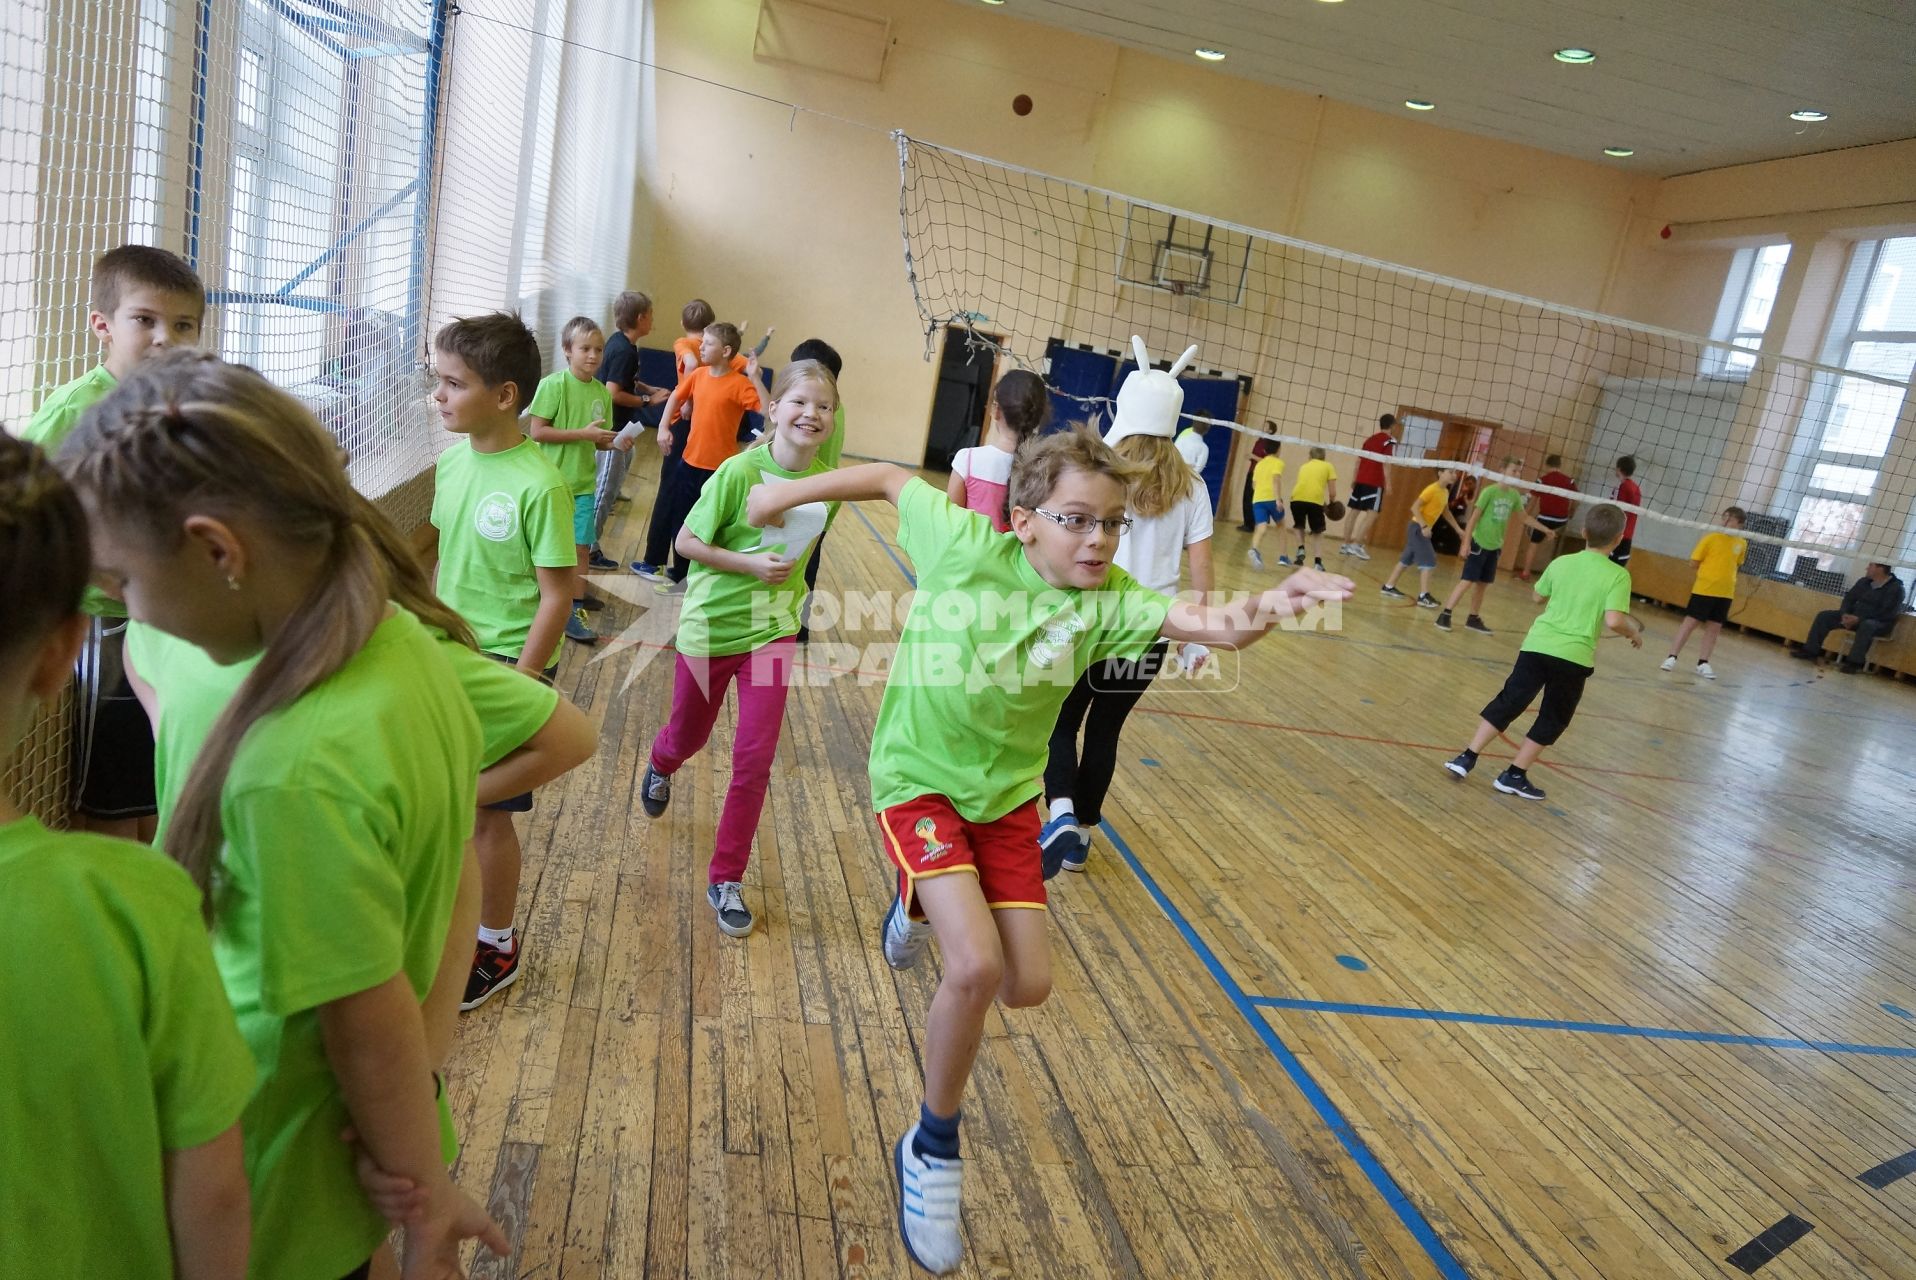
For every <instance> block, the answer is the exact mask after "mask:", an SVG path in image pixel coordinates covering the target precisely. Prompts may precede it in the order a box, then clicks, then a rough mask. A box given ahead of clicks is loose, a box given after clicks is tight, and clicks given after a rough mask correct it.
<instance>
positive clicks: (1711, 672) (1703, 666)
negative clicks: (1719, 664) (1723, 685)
mask: <svg viewBox="0 0 1916 1280" xmlns="http://www.w3.org/2000/svg"><path fill="white" fill-rule="evenodd" d="M1696 673H1697V674H1698V675H1700V676H1702V677H1703V678H1704V679H1705V680H1714V679H1716V669H1715V668H1714V667H1712V666H1711V665H1710V664H1709V663H1707V662H1699V663H1697V664H1696Z"/></svg>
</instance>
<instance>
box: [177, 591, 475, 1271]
mask: <svg viewBox="0 0 1916 1280" xmlns="http://www.w3.org/2000/svg"><path fill="white" fill-rule="evenodd" d="M149 657H151V655H149ZM479 660H480V661H484V660H483V659H479ZM146 674H147V676H148V678H149V679H150V680H151V681H152V682H153V684H154V687H155V688H156V689H164V688H166V687H168V686H169V684H170V683H171V671H170V668H169V665H168V663H167V662H166V661H164V660H161V661H159V662H158V663H157V665H156V666H155V667H154V668H153V669H151V670H150V671H149V672H147V673H146ZM481 741H482V739H481V735H480V732H479V724H478V720H477V717H475V716H474V714H473V711H472V707H471V706H470V705H469V704H468V702H467V700H466V698H465V696H464V694H463V693H462V692H461V690H460V687H459V682H458V680H457V678H456V677H455V675H454V673H453V670H452V665H451V663H450V662H448V660H447V658H446V653H445V645H444V644H443V642H442V641H440V640H439V639H438V638H437V637H435V636H434V635H433V634H432V633H431V632H429V631H428V630H427V629H426V628H425V627H423V626H421V625H420V623H419V620H418V619H416V618H414V617H413V616H412V615H411V614H409V613H406V612H405V611H403V610H395V611H394V612H393V613H392V615H391V616H389V617H388V618H387V619H386V620H385V621H383V622H381V623H380V624H379V626H378V627H377V628H376V629H375V630H374V632H373V634H372V636H371V638H369V639H368V640H367V642H366V644H365V645H364V646H363V647H362V648H361V649H360V651H359V652H358V653H356V654H354V655H353V657H352V658H351V659H349V660H348V661H347V663H346V665H345V666H343V667H341V668H340V669H339V670H338V671H337V672H335V673H334V674H333V675H332V676H330V677H328V678H327V679H326V680H324V681H322V682H321V683H320V684H319V685H318V686H316V687H315V688H314V689H312V690H311V691H310V692H308V693H307V694H306V695H305V696H304V697H302V698H300V699H299V700H298V701H296V702H294V703H292V704H291V705H289V706H286V707H282V708H280V709H279V710H277V711H275V712H273V713H271V714H270V715H267V716H265V717H263V718H261V719H260V720H259V721H258V722H257V723H256V724H254V725H253V726H252V728H251V729H249V730H248V731H247V734H246V737H245V739H244V740H243V741H242V742H241V744H240V748H239V751H238V753H237V754H236V755H235V757H234V759H233V764H232V767H231V769H229V770H228V772H227V776H226V782H225V786H224V787H223V788H222V789H221V791H220V819H221V822H222V824H223V826H224V830H225V833H226V844H225V847H224V848H223V849H222V850H221V854H220V874H219V876H218V878H217V880H216V891H215V910H214V927H213V956H214V960H215V962H216V963H217V964H218V965H219V971H220V977H221V980H222V981H223V982H224V983H225V986H226V994H227V997H228V998H229V999H230V1000H231V1001H232V1003H233V1011H234V1013H235V1014H236V1015H237V1016H238V1019H239V1026H240V1032H241V1034H242V1035H244V1036H245V1038H246V1043H247V1046H248V1047H249V1048H250V1049H251V1050H252V1051H253V1057H254V1060H255V1061H256V1062H257V1064H258V1072H259V1074H258V1088H257V1092H255V1094H254V1095H253V1099H252V1101H251V1102H250V1103H249V1104H248V1105H247V1108H246V1113H245V1115H244V1116H243V1117H242V1124H243V1126H244V1130H245V1137H246V1172H247V1179H248V1181H249V1182H250V1183H251V1184H252V1190H253V1238H254V1239H255V1240H258V1241H261V1242H270V1247H264V1248H257V1249H255V1250H254V1251H253V1262H252V1269H251V1275H252V1276H253V1277H254V1280H313V1278H315V1277H327V1276H338V1275H343V1274H345V1273H346V1272H347V1271H350V1270H351V1269H352V1268H354V1267H356V1266H358V1265H359V1264H360V1263H361V1262H364V1261H365V1260H366V1258H367V1257H368V1256H370V1255H371V1253H372V1251H373V1250H374V1248H376V1247H377V1246H378V1244H379V1242H380V1241H381V1240H383V1239H384V1238H385V1236H386V1233H387V1226H386V1223H385V1221H384V1220H383V1219H382V1218H381V1217H380V1216H379V1214H378V1213H377V1212H376V1211H375V1210H374V1209H373V1208H372V1206H371V1205H370V1204H369V1203H368V1202H367V1200H366V1197H365V1194H364V1192H362V1191H361V1189H360V1187H359V1182H358V1180H357V1179H356V1178H355V1177H354V1175H353V1160H352V1153H351V1151H350V1149H348V1148H347V1147H346V1146H345V1144H343V1143H341V1142H340V1141H339V1132H340V1130H341V1128H343V1127H344V1126H345V1124H346V1123H347V1114H346V1105H345V1101H344V1099H343V1097H342V1096H341V1093H340V1088H339V1082H338V1080H337V1079H336V1078H335V1077H334V1075H333V1072H332V1068H331V1067H330V1066H329V1065H328V1063H327V1060H326V1052H325V1048H324V1046H323V1045H322V1043H321V1040H320V1031H319V1013H318V1010H319V1007H320V1006H322V1005H325V1004H327V1003H330V1002H331V1001H334V1000H339V999H342V998H344V997H346V996H349V995H353V994H355V993H357V992H360V991H365V990H367V989H369V988H371V987H376V986H378V985H380V984H381V983H383V982H385V981H387V980H388V979H390V978H391V977H393V976H394V975H395V974H404V975H405V978H406V981H407V982H408V983H409V984H410V986H411V988H412V991H413V993H414V995H415V996H417V997H418V998H420V999H422V1000H423V999H424V998H425V995H426V992H427V990H428V989H429V988H430V987H431V985H432V981H433V977H434V975H435V974H436V973H437V971H438V968H439V959H440V955H441V953H442V952H443V951H444V948H445V942H446V930H447V928H448V926H449V925H450V923H451V920H452V905H453V897H454V894H455V893H456V891H457V889H458V884H459V873H460V869H461V863H462V860H463V854H464V849H465V843H466V839H467V837H468V836H470V835H471V834H472V821H473V800H474V785H475V784H474V780H475V779H476V778H477V777H478V774H479V763H480V750H481Z"/></svg>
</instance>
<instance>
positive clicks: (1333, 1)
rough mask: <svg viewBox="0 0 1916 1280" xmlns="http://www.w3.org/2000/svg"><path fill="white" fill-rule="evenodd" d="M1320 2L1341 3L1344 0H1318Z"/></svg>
mask: <svg viewBox="0 0 1916 1280" xmlns="http://www.w3.org/2000/svg"><path fill="white" fill-rule="evenodd" d="M1318 2H1319V3H1320V4H1343V3H1344V0H1318Z"/></svg>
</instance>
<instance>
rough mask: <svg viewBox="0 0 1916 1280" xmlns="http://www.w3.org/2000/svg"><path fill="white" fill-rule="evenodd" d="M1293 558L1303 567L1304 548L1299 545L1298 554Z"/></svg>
mask: <svg viewBox="0 0 1916 1280" xmlns="http://www.w3.org/2000/svg"><path fill="white" fill-rule="evenodd" d="M1291 559H1293V560H1295V561H1297V563H1298V565H1299V566H1300V567H1301V566H1302V565H1303V563H1304V548H1302V547H1299V548H1298V549H1297V554H1296V555H1294V556H1292V557H1291Z"/></svg>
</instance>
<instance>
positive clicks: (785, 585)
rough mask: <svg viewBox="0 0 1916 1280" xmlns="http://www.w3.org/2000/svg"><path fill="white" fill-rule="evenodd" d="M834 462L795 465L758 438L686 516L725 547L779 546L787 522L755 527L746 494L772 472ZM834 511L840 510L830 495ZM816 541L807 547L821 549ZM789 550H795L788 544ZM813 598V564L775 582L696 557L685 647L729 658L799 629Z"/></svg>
mask: <svg viewBox="0 0 1916 1280" xmlns="http://www.w3.org/2000/svg"><path fill="white" fill-rule="evenodd" d="M830 470H831V468H830V467H829V466H827V465H826V464H825V462H824V461H823V460H822V459H816V458H815V459H814V460H813V462H812V465H811V466H810V467H809V468H808V469H806V470H804V471H787V470H785V468H783V467H781V466H779V465H778V463H777V462H775V461H773V460H772V449H771V446H770V445H764V444H761V445H758V446H756V447H754V448H751V449H747V450H746V451H745V452H744V453H740V454H734V455H733V456H732V457H730V458H727V459H726V460H725V461H724V462H722V463H720V464H719V469H718V470H717V471H714V472H713V473H712V478H711V479H710V480H707V481H706V482H705V489H704V491H703V492H702V493H700V494H699V500H698V502H696V503H695V504H693V507H692V512H691V514H690V515H688V516H686V517H685V527H686V528H687V529H690V530H691V531H692V534H693V536H695V537H697V538H699V539H701V540H702V541H704V542H706V543H709V544H710V545H712V546H714V547H718V548H720V549H722V550H725V551H751V550H753V549H754V548H757V547H759V546H761V545H764V546H765V547H766V548H767V549H773V548H776V547H777V545H778V537H779V533H780V530H777V529H754V528H753V527H752V526H751V525H749V524H747V523H745V497H746V495H747V494H749V493H750V492H751V491H752V487H753V486H754V485H756V484H758V483H760V480H761V478H762V477H764V476H776V477H779V478H780V479H785V480H795V479H798V478H800V477H803V476H815V475H822V474H823V473H824V472H827V471H830ZM826 508H827V515H826V519H827V520H830V519H831V518H832V517H834V516H836V515H837V514H838V504H837V503H836V502H832V503H827V504H826ZM817 548H818V544H817V542H816V541H814V542H813V543H812V545H811V546H810V547H808V548H806V551H805V555H806V557H807V558H810V557H811V556H812V555H814V554H816V552H817ZM781 554H789V553H786V552H781ZM804 603H805V566H804V565H803V564H802V563H801V564H798V565H795V566H794V567H793V569H792V573H791V576H790V577H788V578H786V579H785V581H784V582H782V583H780V584H779V585H777V586H775V587H773V586H767V585H766V584H765V583H764V582H762V581H760V580H759V579H757V578H755V577H753V576H752V575H751V574H749V573H723V572H721V571H719V570H717V569H713V568H710V567H709V566H706V565H702V564H699V563H697V562H696V561H694V562H693V564H692V571H691V573H690V574H689V575H687V577H686V582H685V604H684V606H683V607H682V608H681V609H680V611H679V635H678V645H677V647H678V651H679V652H680V653H683V654H685V655H687V656H688V657H694V658H723V657H729V656H731V655H732V654H738V653H750V652H751V651H752V650H753V649H756V648H758V647H759V646H760V645H763V644H770V643H771V642H772V641H774V640H777V639H779V638H781V637H783V636H790V635H797V634H798V622H799V610H800V608H801V607H802V606H803V605H804Z"/></svg>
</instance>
